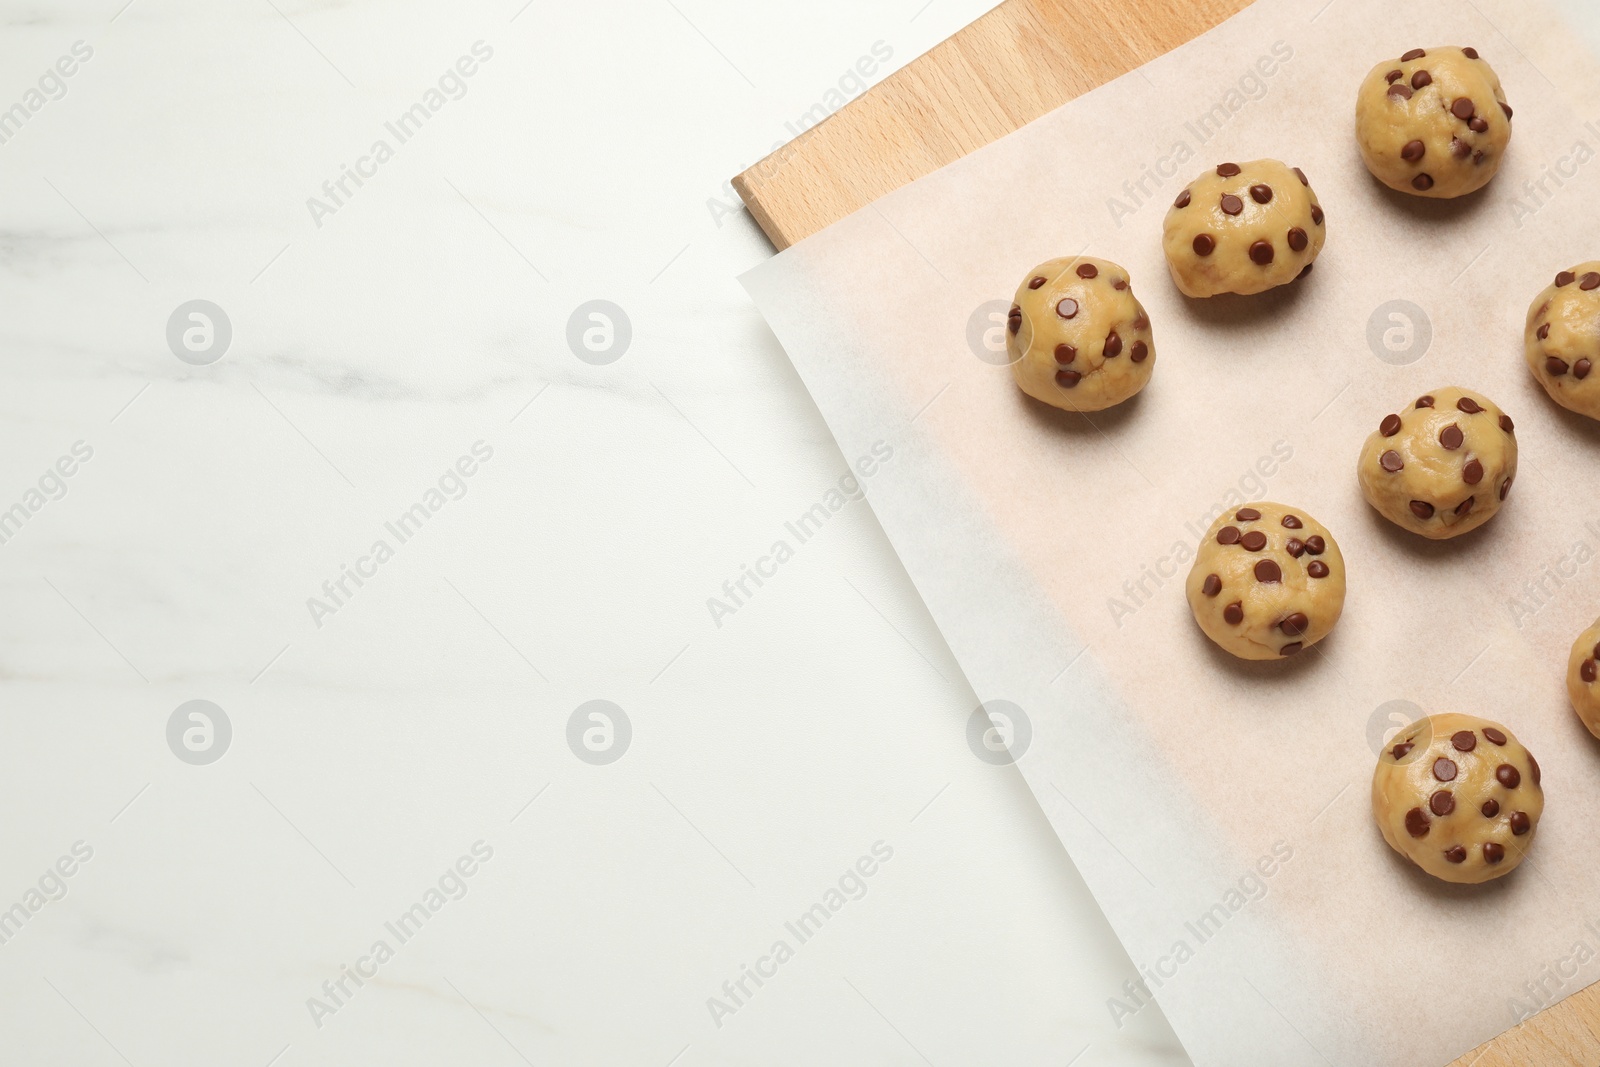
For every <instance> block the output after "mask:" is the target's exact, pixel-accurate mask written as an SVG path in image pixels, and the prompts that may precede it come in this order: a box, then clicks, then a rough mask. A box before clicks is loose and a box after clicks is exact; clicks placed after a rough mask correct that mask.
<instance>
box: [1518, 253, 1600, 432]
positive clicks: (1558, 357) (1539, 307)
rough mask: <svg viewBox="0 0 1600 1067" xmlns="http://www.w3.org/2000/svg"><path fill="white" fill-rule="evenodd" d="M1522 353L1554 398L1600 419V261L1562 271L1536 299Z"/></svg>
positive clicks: (1536, 376) (1582, 413) (1569, 408)
mask: <svg viewBox="0 0 1600 1067" xmlns="http://www.w3.org/2000/svg"><path fill="white" fill-rule="evenodd" d="M1523 354H1524V355H1525V356H1526V357H1527V360H1528V369H1529V370H1530V371H1532V372H1533V376H1534V377H1535V378H1537V379H1538V380H1539V384H1540V385H1542V386H1544V391H1545V392H1547V393H1549V394H1550V399H1551V400H1554V401H1555V402H1556V403H1557V404H1560V405H1561V406H1562V407H1564V408H1566V409H1567V410H1568V411H1576V412H1577V413H1578V414H1579V415H1587V416H1589V417H1590V418H1591V419H1600V375H1595V374H1594V373H1593V372H1594V369H1595V364H1597V363H1600V262H1593V263H1581V264H1579V265H1578V266H1576V267H1573V268H1572V269H1571V270H1564V271H1562V272H1561V273H1560V274H1557V275H1556V280H1555V284H1554V285H1552V286H1550V287H1549V288H1548V289H1546V290H1545V291H1544V292H1542V293H1540V294H1539V295H1538V296H1536V297H1534V298H1533V304H1532V306H1530V307H1529V308H1528V328H1527V333H1526V336H1525V338H1524V343H1523ZM1591 375H1593V376H1592V377H1591Z"/></svg>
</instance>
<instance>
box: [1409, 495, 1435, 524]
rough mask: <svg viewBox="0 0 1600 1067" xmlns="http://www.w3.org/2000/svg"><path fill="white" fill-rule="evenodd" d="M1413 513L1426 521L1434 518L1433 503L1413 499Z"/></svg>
mask: <svg viewBox="0 0 1600 1067" xmlns="http://www.w3.org/2000/svg"><path fill="white" fill-rule="evenodd" d="M1411 514H1413V515H1415V516H1416V517H1417V518H1419V519H1422V520H1423V521H1424V522H1426V521H1427V520H1428V519H1431V518H1433V505H1432V504H1430V503H1428V502H1427V501H1426V500H1413V501H1412V502H1411Z"/></svg>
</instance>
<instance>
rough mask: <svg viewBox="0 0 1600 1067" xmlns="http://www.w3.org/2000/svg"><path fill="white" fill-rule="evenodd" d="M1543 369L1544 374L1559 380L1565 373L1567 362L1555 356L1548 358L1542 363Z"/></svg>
mask: <svg viewBox="0 0 1600 1067" xmlns="http://www.w3.org/2000/svg"><path fill="white" fill-rule="evenodd" d="M1544 369H1545V373H1546V374H1549V375H1551V376H1553V377H1556V378H1559V377H1561V376H1562V375H1563V374H1565V373H1567V361H1566V360H1564V359H1557V358H1556V357H1555V356H1549V357H1547V358H1546V359H1545V361H1544Z"/></svg>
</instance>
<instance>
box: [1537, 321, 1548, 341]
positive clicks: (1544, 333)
mask: <svg viewBox="0 0 1600 1067" xmlns="http://www.w3.org/2000/svg"><path fill="white" fill-rule="evenodd" d="M1535 336H1536V337H1538V338H1539V340H1541V341H1543V340H1544V339H1545V338H1546V337H1549V336H1550V324H1549V323H1548V322H1547V323H1545V324H1544V325H1543V326H1540V327H1539V329H1538V330H1537V331H1535Z"/></svg>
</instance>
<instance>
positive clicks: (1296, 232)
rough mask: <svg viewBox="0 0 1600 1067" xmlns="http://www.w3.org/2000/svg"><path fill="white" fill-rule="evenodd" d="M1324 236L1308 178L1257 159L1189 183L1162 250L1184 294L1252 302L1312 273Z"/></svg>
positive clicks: (1226, 165) (1176, 206)
mask: <svg viewBox="0 0 1600 1067" xmlns="http://www.w3.org/2000/svg"><path fill="white" fill-rule="evenodd" d="M1326 237H1327V221H1326V218H1325V216H1324V215H1323V213H1322V206H1321V205H1320V204H1319V203H1317V194H1316V193H1314V192H1312V190H1311V183H1310V182H1308V181H1307V180H1306V176H1305V172H1304V171H1302V170H1301V169H1300V168H1299V167H1295V168H1293V169H1292V170H1291V169H1290V168H1289V167H1287V166H1285V165H1284V164H1282V163H1279V162H1278V161H1277V160H1275V159H1258V160H1256V161H1255V162H1254V163H1222V164H1219V165H1218V166H1217V168H1216V169H1215V170H1209V171H1206V172H1205V173H1204V174H1202V175H1200V177H1198V178H1196V179H1195V180H1194V181H1192V182H1190V183H1189V186H1188V188H1186V189H1184V191H1183V192H1181V193H1179V194H1178V199H1177V200H1175V201H1174V202H1173V204H1172V208H1171V210H1169V211H1168V212H1167V222H1166V231H1165V233H1164V234H1163V236H1162V239H1161V244H1162V248H1163V249H1164V250H1165V251H1166V253H1167V267H1168V268H1169V269H1171V271H1172V280H1173V281H1174V282H1176V283H1177V286H1178V289H1179V290H1180V291H1181V292H1182V293H1183V295H1184V296H1216V295H1217V294H1218V293H1239V294H1242V295H1244V296H1249V295H1251V294H1253V293H1263V292H1266V291H1267V290H1268V289H1272V288H1274V287H1276V286H1279V285H1284V284H1286V283H1288V282H1292V281H1294V280H1295V279H1296V278H1298V277H1300V276H1301V275H1302V274H1304V273H1306V272H1307V271H1309V270H1310V269H1311V263H1312V261H1313V260H1315V259H1316V258H1317V253H1319V252H1321V251H1322V242H1323V240H1324V239H1325V238H1326Z"/></svg>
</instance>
